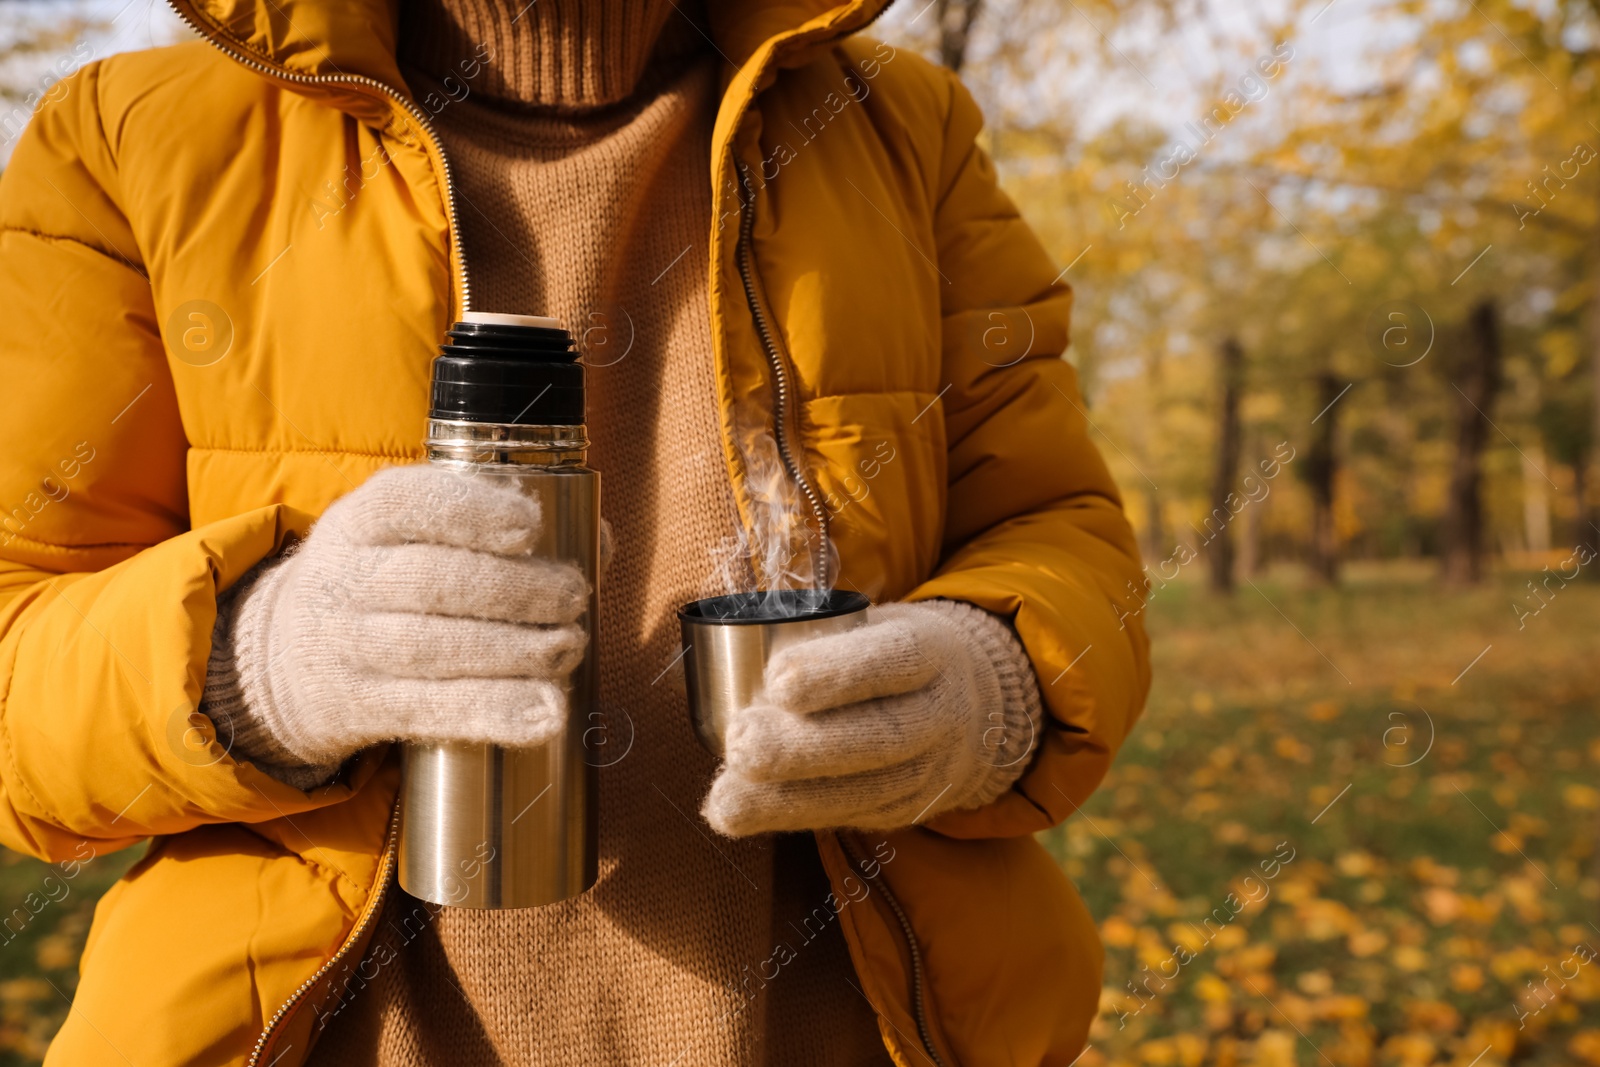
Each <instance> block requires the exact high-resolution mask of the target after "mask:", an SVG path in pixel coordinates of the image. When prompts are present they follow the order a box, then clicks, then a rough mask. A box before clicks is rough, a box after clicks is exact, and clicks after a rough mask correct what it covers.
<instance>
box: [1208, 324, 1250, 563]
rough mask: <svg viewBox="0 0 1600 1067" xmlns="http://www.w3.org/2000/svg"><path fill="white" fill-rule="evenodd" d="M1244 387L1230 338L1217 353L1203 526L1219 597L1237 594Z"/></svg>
mask: <svg viewBox="0 0 1600 1067" xmlns="http://www.w3.org/2000/svg"><path fill="white" fill-rule="evenodd" d="M1243 386H1244V349H1243V348H1241V347H1240V346H1239V342H1238V340H1237V339H1235V338H1232V337H1230V338H1228V339H1227V340H1226V341H1224V342H1222V347H1221V348H1220V349H1219V350H1218V351H1217V465H1216V469H1215V473H1214V474H1213V476H1212V479H1211V513H1210V514H1209V515H1207V516H1206V519H1205V522H1204V523H1203V525H1204V527H1205V529H1204V536H1205V538H1206V541H1207V548H1208V549H1209V552H1208V556H1209V557H1210V560H1211V588H1212V589H1213V590H1215V591H1216V592H1218V593H1231V592H1233V559H1234V551H1233V526H1232V521H1233V516H1234V514H1235V513H1236V512H1237V511H1238V510H1239V507H1238V502H1239V501H1240V500H1242V499H1243V498H1242V497H1241V496H1240V494H1239V493H1238V491H1237V487H1236V486H1235V484H1234V483H1235V481H1236V480H1237V479H1238V477H1239V394H1240V392H1241V391H1242V390H1243ZM1230 500H1231V501H1232V503H1233V504H1234V506H1232V507H1230V506H1229V504H1230Z"/></svg>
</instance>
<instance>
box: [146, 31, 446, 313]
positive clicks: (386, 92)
mask: <svg viewBox="0 0 1600 1067" xmlns="http://www.w3.org/2000/svg"><path fill="white" fill-rule="evenodd" d="M167 3H168V5H169V6H170V7H171V8H172V10H173V11H175V12H176V13H177V15H178V17H179V18H180V19H182V20H183V22H184V24H185V25H186V26H188V27H189V28H190V29H191V30H193V31H194V32H195V33H197V34H199V35H200V36H201V37H202V38H204V39H205V40H206V41H207V42H208V43H209V44H210V45H211V47H213V48H215V49H216V50H217V51H219V52H221V53H222V54H223V55H225V56H227V57H228V58H230V59H232V60H234V61H236V62H238V63H241V64H243V65H244V66H246V67H248V68H250V69H251V70H253V71H255V72H256V73H258V74H264V75H266V76H267V77H269V78H278V79H280V80H282V81H287V82H293V83H295V84H296V85H355V86H359V87H361V88H363V89H371V90H374V91H376V92H377V93H378V94H379V95H381V96H384V97H387V98H388V99H389V100H391V101H393V102H394V103H396V104H398V105H399V106H400V107H401V109H402V110H404V111H405V113H406V114H407V115H409V116H411V118H412V119H413V120H414V121H415V122H416V124H417V125H418V127H420V128H421V130H422V132H423V135H424V136H425V137H427V138H428V140H429V142H430V143H431V144H432V145H433V149H434V152H435V154H437V156H438V158H439V170H440V172H441V173H440V178H441V184H442V185H443V186H444V201H445V216H446V219H445V221H446V226H447V227H448V229H449V232H450V236H451V238H452V239H453V240H454V241H455V252H456V254H455V260H456V288H457V291H458V292H459V293H460V297H461V311H462V312H463V313H465V312H468V311H471V310H472V280H471V278H470V277H469V276H468V274H467V256H466V253H465V252H464V251H463V250H462V248H461V227H460V226H459V225H458V224H457V219H458V218H459V214H458V209H457V205H456V183H455V172H454V170H453V169H452V168H451V166H450V157H448V156H446V155H445V154H444V144H443V142H441V141H440V140H439V131H438V129H437V128H436V127H435V126H434V125H433V119H432V118H430V117H429V116H428V113H427V112H426V111H424V110H423V109H422V108H421V107H420V106H418V105H417V103H416V101H414V100H411V99H409V98H407V97H406V96H405V95H404V94H403V93H401V92H400V91H399V90H397V89H395V88H393V87H392V86H389V85H385V84H384V83H383V82H381V81H379V80H378V79H376V78H369V77H367V76H366V75H364V74H315V75H313V74H296V73H295V72H294V71H290V70H284V69H282V68H281V67H273V66H270V65H269V64H266V63H263V62H261V61H260V60H259V59H256V58H254V57H253V56H251V55H249V54H248V53H246V52H243V51H240V50H239V49H237V48H234V47H232V46H231V45H230V44H228V43H225V42H224V41H222V40H221V39H219V37H218V36H217V35H216V34H214V33H212V32H210V31H209V30H207V29H206V27H204V26H201V25H200V24H199V23H198V22H196V21H195V19H194V18H193V17H191V16H190V14H189V13H188V12H187V11H185V10H184V9H183V8H182V7H180V6H179V5H178V2H177V0H167Z"/></svg>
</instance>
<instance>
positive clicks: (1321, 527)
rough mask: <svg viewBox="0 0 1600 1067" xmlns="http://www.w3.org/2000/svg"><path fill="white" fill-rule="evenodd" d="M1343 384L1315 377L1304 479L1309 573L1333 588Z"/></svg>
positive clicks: (1328, 377)
mask: <svg viewBox="0 0 1600 1067" xmlns="http://www.w3.org/2000/svg"><path fill="white" fill-rule="evenodd" d="M1344 388H1345V386H1344V384H1343V383H1341V382H1340V381H1339V376H1338V375H1336V374H1334V373H1333V372H1332V371H1323V372H1322V373H1320V374H1318V375H1317V408H1318V410H1319V412H1320V414H1319V415H1318V416H1317V417H1316V420H1315V422H1314V423H1313V429H1314V430H1315V433H1314V435H1313V436H1312V438H1311V449H1310V454H1309V455H1307V457H1306V480H1307V481H1308V482H1309V483H1310V487H1311V573H1312V575H1313V576H1314V577H1316V578H1318V579H1320V580H1321V581H1324V582H1327V583H1328V584H1329V585H1333V584H1335V583H1336V582H1338V581H1339V529H1338V526H1337V525H1336V524H1335V522H1334V515H1333V487H1334V482H1335V481H1336V480H1337V478H1338V474H1339V457H1338V454H1337V453H1336V451H1335V445H1336V443H1337V439H1338V429H1339V405H1338V404H1337V403H1336V401H1337V400H1338V399H1339V395H1340V394H1341V393H1342V392H1344Z"/></svg>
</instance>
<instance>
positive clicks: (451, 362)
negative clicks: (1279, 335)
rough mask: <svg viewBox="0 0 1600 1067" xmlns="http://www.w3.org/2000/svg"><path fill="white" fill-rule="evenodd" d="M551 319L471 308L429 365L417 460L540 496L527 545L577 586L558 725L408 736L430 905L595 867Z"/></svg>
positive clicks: (585, 703)
mask: <svg viewBox="0 0 1600 1067" xmlns="http://www.w3.org/2000/svg"><path fill="white" fill-rule="evenodd" d="M577 360H578V354H577V352H576V351H574V350H573V345H572V337H571V335H570V334H568V333H567V332H566V331H565V330H564V329H562V327H561V325H560V323H559V322H557V321H556V320H553V319H545V318H538V317H534V316H524V315H486V314H468V315H466V316H464V318H463V321H461V322H458V323H456V325H455V326H454V327H453V328H452V329H451V330H450V342H449V343H447V344H445V345H444V346H442V349H441V354H440V356H439V358H438V359H436V360H435V361H434V380H433V406H432V410H431V411H430V417H429V420H428V437H427V451H428V461H429V462H430V463H433V464H435V465H437V466H441V467H445V468H448V469H451V470H455V471H459V472H460V473H461V475H462V477H473V478H485V479H492V480H495V481H503V482H506V483H508V484H510V485H514V486H515V487H516V488H517V489H518V490H519V491H520V492H523V493H526V494H528V495H529V496H532V497H534V498H536V499H537V500H538V501H539V505H540V507H539V511H540V515H541V516H542V525H541V530H540V537H539V543H538V545H537V546H536V548H535V553H536V554H538V555H541V556H544V557H548V558H550V559H558V560H566V561H568V562H571V563H573V564H576V565H577V566H578V567H579V568H581V569H582V570H583V572H584V574H585V576H586V577H587V578H588V580H589V587H590V589H591V590H596V592H595V593H591V596H590V601H589V607H588V610H587V611H586V612H585V614H584V616H583V618H582V619H581V620H580V621H579V625H580V626H582V627H584V628H585V630H586V631H587V633H588V644H587V652H586V653H585V655H584V659H583V662H582V663H581V664H580V665H579V666H578V668H577V669H576V670H574V671H573V673H572V676H571V681H570V688H569V690H568V696H569V700H568V712H567V720H566V724H565V726H564V728H563V729H562V730H561V731H560V732H559V733H557V734H556V735H555V736H554V737H553V738H551V739H550V740H549V741H546V742H545V743H543V744H539V745H534V746H531V747H528V748H501V747H499V746H495V745H484V744H407V745H405V746H404V747H403V767H402V777H401V789H400V846H399V848H400V856H399V879H400V885H401V887H402V888H403V889H404V890H405V891H406V892H407V893H410V894H411V895H412V896H414V897H419V898H421V899H422V900H426V901H430V902H432V903H435V904H446V905H454V906H456V907H464V908H531V907H538V906H539V905H543V904H553V903H556V902H557V901H562V900H567V899H570V898H572V897H575V896H578V895H579V894H581V893H583V892H584V891H585V890H587V889H588V888H589V887H590V886H592V885H593V884H594V882H595V878H596V876H597V874H598V864H599V823H598V818H599V810H600V804H599V783H598V779H597V777H596V770H595V767H594V766H593V765H592V763H591V761H589V760H586V759H585V758H584V757H585V751H584V746H583V736H584V730H585V728H586V727H587V725H588V724H589V721H590V715H591V713H592V712H593V711H594V709H595V706H596V699H597V696H598V692H597V685H598V678H597V676H596V670H595V667H596V662H597V653H596V632H595V623H596V619H597V617H598V614H599V612H598V607H599V603H598V593H597V590H598V587H599V562H600V476H599V474H597V473H596V472H594V471H592V470H590V469H589V468H588V467H586V466H584V461H585V459H586V458H587V449H588V444H589V442H588V437H587V434H586V432H585V428H584V423H583V368H582V365H581V364H579V363H578V361H577Z"/></svg>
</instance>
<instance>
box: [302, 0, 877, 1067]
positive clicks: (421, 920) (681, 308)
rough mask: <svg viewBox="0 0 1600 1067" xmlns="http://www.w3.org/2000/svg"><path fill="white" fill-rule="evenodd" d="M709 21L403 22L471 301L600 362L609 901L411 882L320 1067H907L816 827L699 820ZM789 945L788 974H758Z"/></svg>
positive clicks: (417, 0)
mask: <svg viewBox="0 0 1600 1067" xmlns="http://www.w3.org/2000/svg"><path fill="white" fill-rule="evenodd" d="M519 11H520V13H519ZM694 16H695V10H694V8H693V7H692V6H691V5H686V4H685V5H674V4H673V3H672V0H652V2H645V3H639V2H634V3H626V4H625V3H623V2H621V0H600V2H594V0H539V2H538V3H526V0H505V2H504V3H500V4H497V3H496V2H495V0H408V4H407V5H403V9H402V22H401V31H400V33H401V48H402V54H403V56H404V57H405V58H406V60H407V63H408V66H407V77H408V79H409V80H411V81H412V83H413V86H412V87H413V89H414V90H415V91H416V93H417V95H418V97H419V99H422V100H424V101H425V102H429V101H431V103H429V104H428V106H430V109H432V107H433V106H439V108H440V109H439V111H438V114H437V116H436V118H435V123H436V125H437V126H438V128H439V130H440V134H441V137H442V140H443V142H444V147H445V151H446V153H447V154H448V155H449V156H450V158H451V160H452V163H453V165H454V167H455V170H456V175H457V183H458V186H457V195H458V197H459V199H460V204H461V210H460V229H461V235H462V240H463V246H464V248H465V252H466V259H467V261H468V263H469V265H470V269H471V271H472V280H473V289H474V305H475V308H476V309H477V310H480V311H497V312H517V313H531V314H548V315H554V316H557V317H559V318H561V319H562V320H563V321H565V322H566V323H567V324H568V325H569V326H570V328H571V329H572V330H573V332H574V333H575V334H577V335H578V337H579V339H580V343H581V344H582V345H583V347H584V350H585V353H586V361H587V362H588V365H589V390H590V393H589V414H588V422H589V431H590V434H591V437H592V438H593V442H594V444H593V449H592V451H591V453H590V463H591V465H592V466H594V467H595V468H596V469H598V470H599V471H600V472H601V473H602V477H603V479H604V482H603V484H604V491H603V495H604V502H605V504H604V509H605V512H606V515H607V517H608V518H609V520H610V522H611V523H612V526H613V531H614V543H615V556H614V562H613V563H612V564H611V568H610V571H609V572H608V574H607V577H606V590H605V595H604V597H603V598H602V605H601V613H602V618H601V620H600V625H601V629H600V632H601V633H602V634H603V635H604V638H603V641H602V643H601V645H600V675H601V686H600V698H601V705H602V709H603V712H604V714H605V716H606V718H607V723H606V725H607V727H608V731H609V734H608V748H607V751H608V752H610V753H611V754H610V755H609V756H607V757H606V759H607V762H608V765H607V766H605V767H604V768H603V770H602V771H601V840H600V848H601V861H600V880H599V883H598V884H597V885H596V886H595V888H594V889H593V890H592V891H591V892H589V893H588V894H586V895H585V896H583V897H582V898H580V899H578V900H574V901H570V902H567V903H564V904H560V905H556V906H552V907H547V908H539V909H533V910H527V911H469V910H461V909H453V908H444V909H440V908H437V907H435V906H433V905H429V904H424V903H422V902H420V901H417V900H415V899H412V898H410V897H408V896H406V895H405V894H404V893H403V892H401V891H400V890H399V888H398V887H397V886H391V887H390V888H389V897H388V900H387V903H386V905H385V909H384V912H383V915H382V917H381V921H380V923H379V925H378V932H377V934H376V935H375V939H376V940H375V942H374V945H373V948H371V949H369V952H368V957H367V965H366V966H363V967H360V968H358V969H356V970H357V973H355V974H352V975H351V976H348V977H349V979H350V980H348V981H346V982H345V985H344V988H345V991H346V992H345V996H344V998H343V999H342V1001H340V1002H338V1003H337V1004H333V1005H330V1006H329V1008H328V1009H327V1010H326V1013H325V1014H323V1015H322V1016H321V1018H320V1020H319V1021H320V1022H321V1023H322V1024H323V1029H322V1030H321V1037H320V1040H319V1043H318V1045H317V1046H316V1048H315V1049H314V1050H313V1053H312V1056H311V1060H310V1062H311V1063H313V1064H317V1065H323V1067H327V1065H335V1064H337V1065H341V1067H343V1065H351V1064H379V1065H383V1067H421V1065H424V1064H450V1065H453V1067H454V1065H461V1067H478V1065H489V1064H517V1065H521V1064H551V1065H556V1064H560V1065H591V1064H592V1065H596V1067H599V1065H607V1067H611V1065H618V1064H662V1065H666V1064H679V1065H690V1064H729V1065H732V1064H761V1063H765V1064H785V1065H787V1064H796V1065H798V1064H824V1063H825V1064H830V1065H834V1064H838V1065H850V1064H863V1065H865V1064H886V1063H888V1062H889V1059H888V1056H887V1053H885V1051H884V1049H883V1046H882V1043H881V1041H880V1039H879V1035H878V1031H877V1024H876V1019H875V1016H874V1013H873V1011H872V1009H871V1007H870V1006H869V1005H868V1004H867V1002H866V1000H865V999H864V997H863V995H862V994H861V993H860V992H859V991H858V983H857V982H856V981H855V976H854V972H853V970H852V967H851V964H850V960H849V956H848V953H847V951H846V948H845V945H844V941H843V937H842V935H841V933H840V931H839V927H838V922H837V921H836V920H835V921H833V922H831V923H825V924H820V929H819V924H818V923H817V922H816V921H814V920H813V921H810V922H807V921H806V919H807V918H809V917H811V916H813V915H814V914H817V912H816V909H817V908H818V907H819V906H822V905H823V903H824V901H825V900H826V899H827V895H828V883H827V879H826V876H825V875H824V874H823V872H822V870H821V866H820V862H819V861H818V859H817V855H816V849H815V845H814V844H813V843H812V840H811V837H810V835H782V836H778V837H774V836H770V835H769V836H764V837H756V838H750V839H741V840H729V839H726V838H721V837H717V836H715V835H713V834H712V833H711V832H710V831H709V830H708V829H707V827H706V826H705V825H704V823H703V821H702V820H701V819H700V817H699V815H698V808H699V805H700V801H701V798H702V797H703V796H704V795H705V792H706V789H707V787H708V786H709V784H710V781H711V778H712V776H713V774H714V772H715V769H716V767H715V763H714V761H713V759H712V758H711V757H710V756H708V755H706V754H705V753H704V752H702V751H701V750H700V748H699V747H698V745H697V744H696V742H695V740H694V737H693V735H692V733H691V732H690V729H689V725H688V718H687V712H686V709H685V703H684V696H683V682H682V667H681V665H679V664H677V663H676V662H675V657H676V655H677V652H678V648H679V640H678V633H677V624H676V618H675V611H676V609H677V608H678V607H679V606H680V605H681V604H682V603H684V602H685V601H688V600H691V599H694V598H696V597H698V596H703V595H708V594H711V593H719V592H726V591H728V590H726V589H722V588H719V587H718V586H717V579H716V575H717V574H718V573H719V558H720V554H721V552H722V550H724V549H725V548H726V547H727V546H728V545H729V543H730V539H731V537H732V535H733V534H734V532H735V529H736V525H735V524H736V522H737V518H736V513H735V511H734V505H733V499H732V495H731V490H730V488H729V486H728V484H727V476H726V472H725V467H724V465H723V462H722V459H721V449H720V446H719V439H718V429H717V401H716V396H715V389H714V385H715V383H714V370H713V364H712V348H711V336H710V323H709V312H708V305H707V292H706V285H707V275H708V261H707V255H708V243H707V235H708V234H709V232H710V224H711V184H710V176H709V159H710V131H711V124H712V119H713V117H714V113H715V109H716V103H717V96H716V82H717V70H716V64H718V63H720V62H722V61H721V60H720V59H719V58H718V57H717V56H716V54H715V53H714V52H712V51H710V49H709V47H708V46H706V45H705V44H704V39H703V37H702V36H701V35H700V32H699V30H698V29H696V27H695V25H694V24H693V23H692V22H691V18H693V17H694ZM429 94H434V95H433V96H432V97H430V96H429ZM441 102H443V103H442V105H441ZM823 913H824V914H825V913H826V909H825V908H824V911H823ZM780 944H781V945H786V946H787V947H788V948H789V950H790V951H791V952H792V953H793V959H792V961H790V962H789V963H787V964H786V965H785V966H784V967H783V969H782V971H781V972H780V973H779V974H778V976H777V977H776V978H773V979H772V980H770V981H767V980H765V979H763V978H761V977H759V976H758V970H759V969H760V968H761V965H762V963H763V961H769V960H770V959H771V958H772V957H773V956H774V951H775V948H776V947H777V946H779V945H780ZM378 960H383V961H385V962H383V964H382V965H381V966H376V967H375V966H374V961H378ZM352 962H354V961H352ZM374 972H375V973H374Z"/></svg>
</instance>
